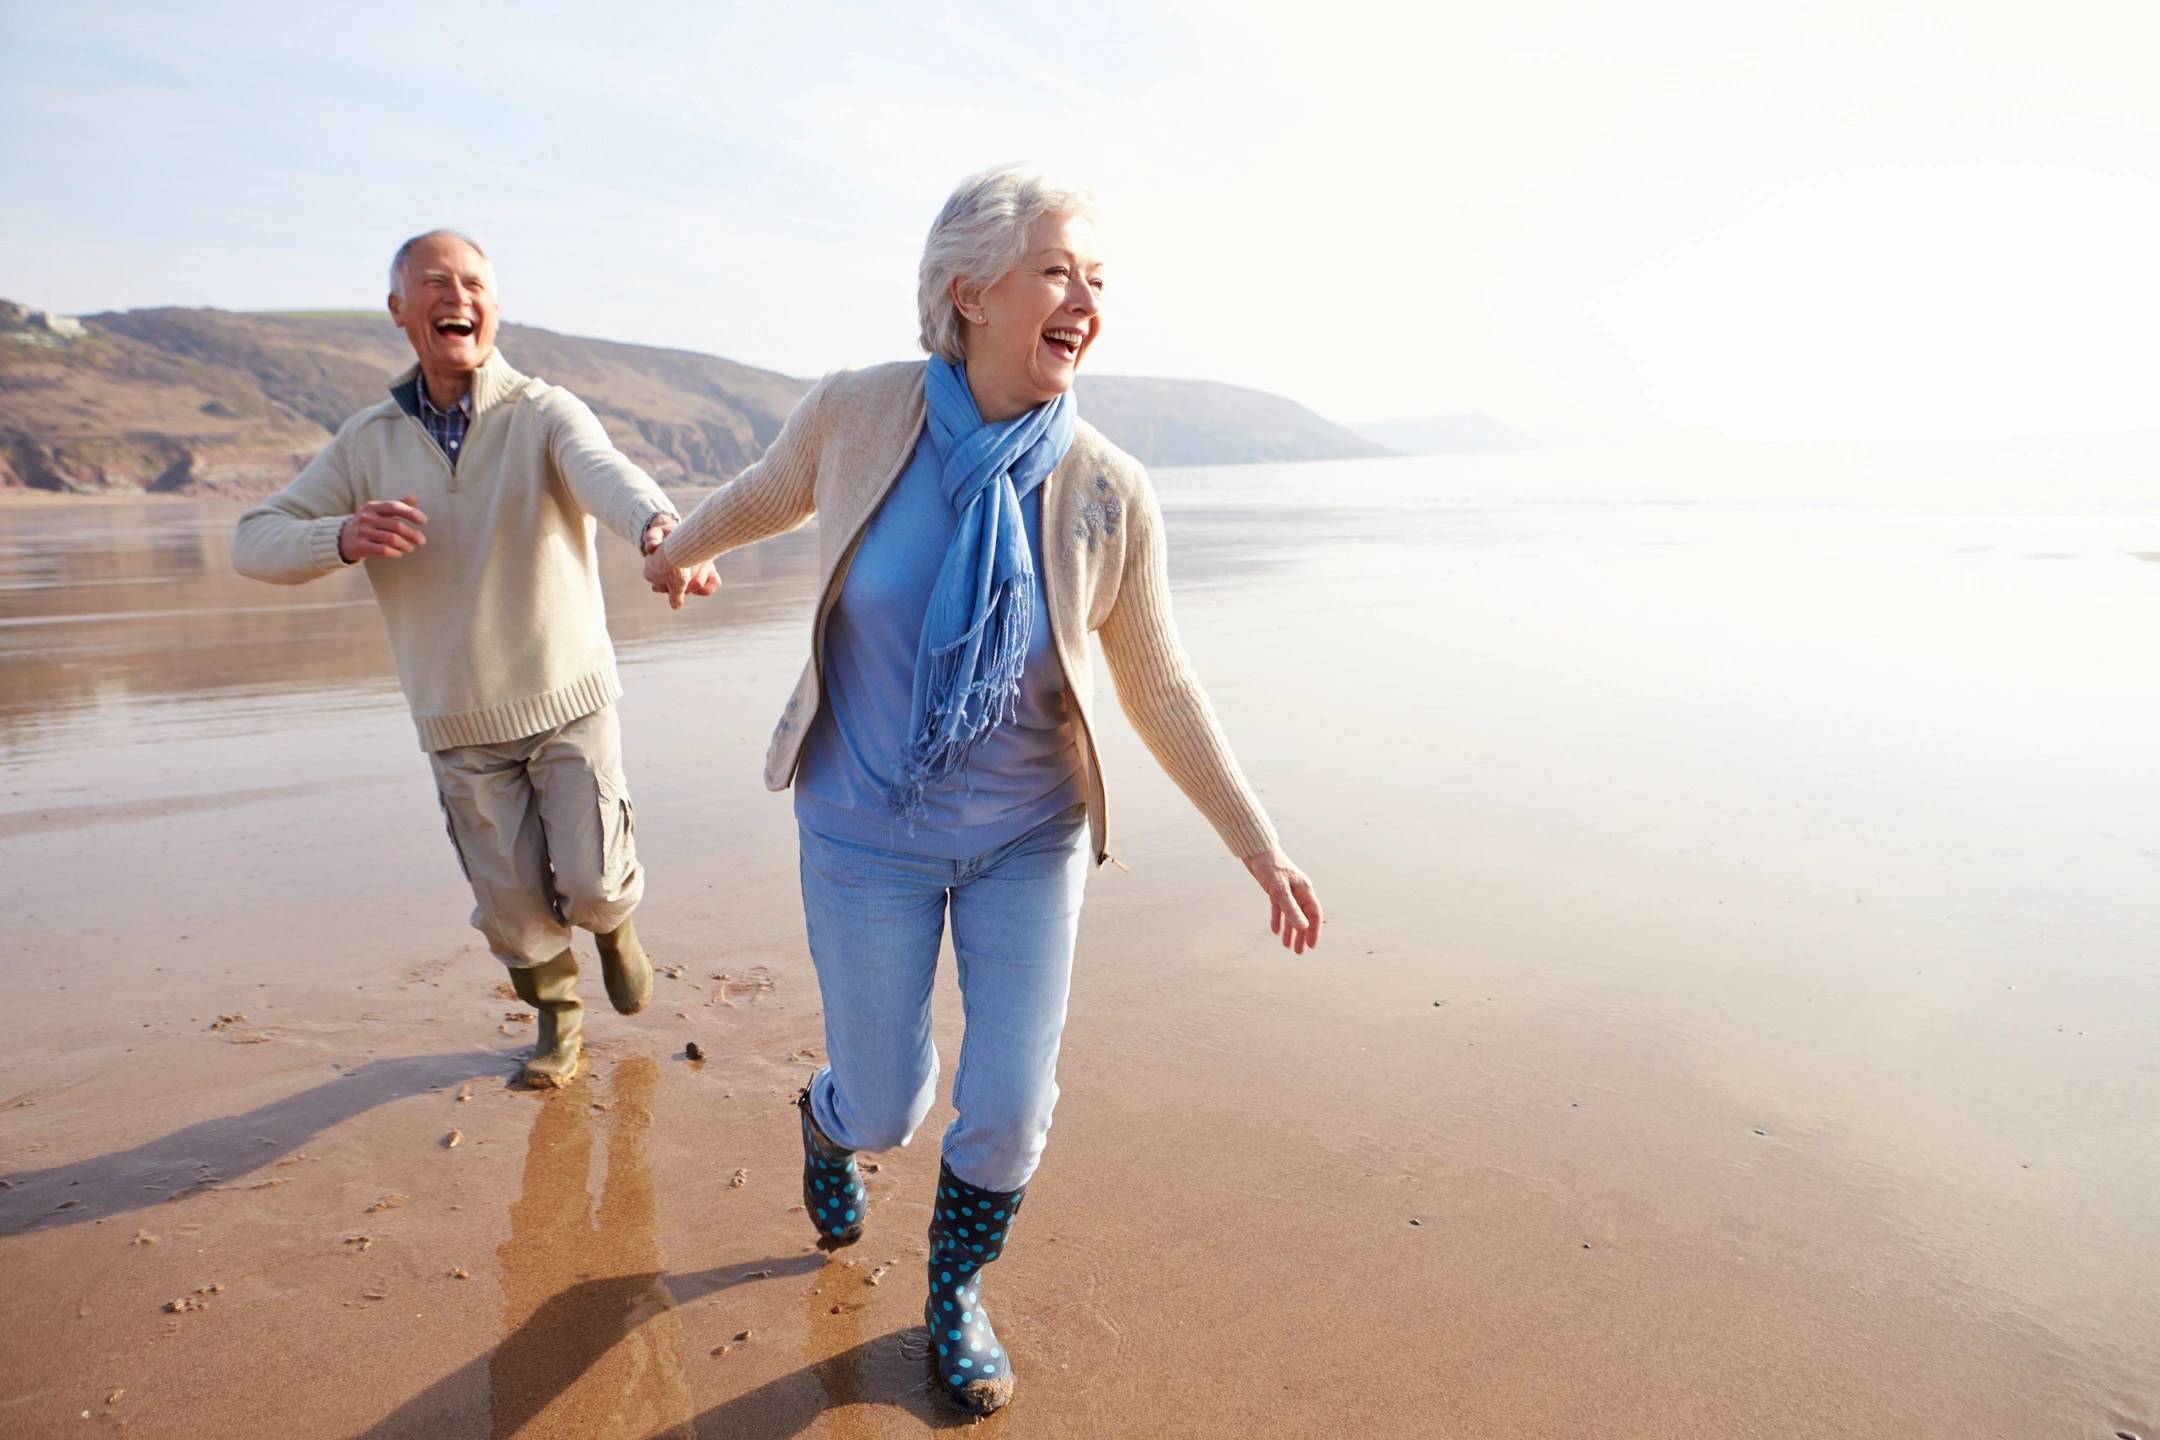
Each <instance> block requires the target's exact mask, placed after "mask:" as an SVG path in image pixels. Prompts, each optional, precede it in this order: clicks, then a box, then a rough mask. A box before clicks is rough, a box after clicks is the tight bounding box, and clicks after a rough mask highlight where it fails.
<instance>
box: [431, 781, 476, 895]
mask: <svg viewBox="0 0 2160 1440" xmlns="http://www.w3.org/2000/svg"><path fill="white" fill-rule="evenodd" d="M435 803H436V804H437V805H440V806H442V828H443V834H445V835H448V836H449V837H450V853H451V854H453V855H455V856H457V868H458V871H459V873H460V874H462V875H464V877H465V883H466V884H468V885H470V884H472V866H470V865H468V864H466V863H465V847H464V846H463V845H460V844H458V838H457V821H456V820H454V819H452V818H451V815H450V800H449V797H448V796H446V795H444V794H443V793H442V791H440V790H437V791H436V792H435Z"/></svg>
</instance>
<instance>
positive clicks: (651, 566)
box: [639, 515, 720, 610]
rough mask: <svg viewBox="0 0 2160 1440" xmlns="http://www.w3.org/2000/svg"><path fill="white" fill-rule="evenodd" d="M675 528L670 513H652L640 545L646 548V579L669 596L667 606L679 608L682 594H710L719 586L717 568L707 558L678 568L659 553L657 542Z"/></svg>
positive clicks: (658, 593) (655, 590)
mask: <svg viewBox="0 0 2160 1440" xmlns="http://www.w3.org/2000/svg"><path fill="white" fill-rule="evenodd" d="M674 528H675V517H674V516H672V515H655V516H654V517H653V521H652V524H650V525H648V526H646V527H645V536H644V539H643V540H642V541H641V542H640V544H639V548H640V549H642V550H643V551H644V552H645V583H647V584H648V585H650V586H652V588H653V593H654V594H655V595H665V596H667V597H668V608H669V609H670V610H680V609H682V602H683V596H684V595H686V594H689V595H710V594H712V593H714V592H715V591H717V590H718V589H719V588H720V572H719V571H717V570H715V569H713V567H712V562H711V561H710V560H708V561H706V562H705V563H704V564H702V565H700V566H698V567H697V568H696V569H694V570H678V569H676V568H675V567H674V566H673V565H670V564H669V563H668V560H667V557H666V556H665V555H662V554H661V553H660V542H661V541H663V540H665V539H667V537H668V532H669V531H670V530H673V529H674Z"/></svg>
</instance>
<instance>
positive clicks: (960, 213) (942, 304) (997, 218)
mask: <svg viewBox="0 0 2160 1440" xmlns="http://www.w3.org/2000/svg"><path fill="white" fill-rule="evenodd" d="M1094 213H1095V197H1094V196H1093V195H1091V194H1089V193H1088V192H1087V191H1085V190H1076V189H1073V188H1071V187H1069V186H1063V185H1057V184H1054V183H1052V182H1051V181H1050V180H1049V179H1048V178H1047V177H1046V176H1044V175H1043V174H1042V172H1041V171H1039V170H1036V169H1035V168H1034V167H1032V166H1028V165H1000V166H997V167H996V168H994V169H990V170H985V171H982V172H981V173H980V174H976V175H970V176H968V178H967V179H965V180H962V181H961V182H960V183H959V184H958V185H957V186H955V187H954V189H953V192H952V196H951V198H950V199H948V200H947V201H946V202H945V208H944V209H942V210H940V211H938V217H937V219H936V220H935V221H934V222H933V223H932V224H931V226H930V236H929V238H928V239H927V240H925V241H923V253H922V269H921V272H920V278H919V279H918V281H917V284H916V288H915V304H916V308H917V309H918V310H919V311H920V312H921V315H922V347H923V349H925V350H927V351H929V352H930V353H931V354H933V355H942V356H944V357H945V358H946V359H947V360H950V361H951V362H952V363H953V364H955V365H957V364H959V363H960V362H961V361H963V360H965V359H966V358H967V352H966V351H965V350H964V349H962V348H961V340H960V336H961V333H962V332H961V324H960V312H959V310H958V308H957V307H955V305H954V304H953V282H954V281H955V280H957V281H959V282H961V283H962V284H963V285H969V286H973V285H993V284H996V283H997V282H998V281H999V280H1001V279H1003V278H1004V277H1005V274H1006V272H1008V271H1009V270H1011V269H1012V268H1013V267H1014V266H1015V265H1018V264H1019V263H1020V260H1021V258H1022V257H1023V256H1025V255H1026V254H1027V238H1028V230H1029V228H1030V227H1032V226H1033V225H1034V223H1035V222H1036V221H1037V220H1039V219H1041V218H1042V217H1043V216H1045V215H1093V214H1094Z"/></svg>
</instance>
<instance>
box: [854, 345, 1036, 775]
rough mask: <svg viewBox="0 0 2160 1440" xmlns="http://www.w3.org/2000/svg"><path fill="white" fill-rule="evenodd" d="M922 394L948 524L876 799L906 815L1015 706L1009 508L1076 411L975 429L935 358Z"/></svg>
mask: <svg viewBox="0 0 2160 1440" xmlns="http://www.w3.org/2000/svg"><path fill="white" fill-rule="evenodd" d="M923 399H924V402H925V405H926V408H927V410H928V421H927V424H926V427H925V430H926V434H927V437H928V439H929V441H930V447H931V449H932V450H933V451H934V452H935V453H936V455H937V458H938V461H939V463H940V465H941V466H942V467H943V471H942V476H941V483H942V485H943V486H944V490H945V500H946V503H948V504H950V505H951V506H952V508H953V511H954V513H955V514H957V515H958V516H959V517H960V523H959V525H958V526H957V527H955V529H954V530H953V538H952V545H951V547H950V548H949V549H947V550H946V552H945V561H944V563H943V564H942V565H940V566H939V567H938V576H937V584H936V585H935V586H933V587H932V588H931V591H930V605H929V608H928V610H926V611H925V612H924V614H923V628H922V639H921V640H920V641H918V642H917V644H916V647H915V693H914V699H913V701H912V703H911V704H910V706H909V710H908V730H907V733H908V743H907V749H906V751H905V752H904V753H903V754H902V755H901V757H900V764H899V767H898V772H897V773H896V774H895V776H894V778H893V786H892V791H891V793H890V795H889V796H888V799H889V801H890V803H891V805H892V808H893V809H894V810H895V811H896V812H898V813H899V814H901V815H905V816H911V817H912V816H915V815H919V814H921V813H922V808H923V791H924V790H925V789H926V788H927V787H929V786H931V785H934V784H937V783H938V782H940V781H942V780H944V779H946V778H948V777H949V776H951V775H952V774H953V772H954V771H956V770H958V769H959V768H960V767H961V766H962V765H964V764H966V763H967V758H968V756H969V755H970V754H971V753H972V752H973V751H974V749H975V747H976V746H977V745H979V744H981V743H982V739H983V737H984V736H985V735H988V734H989V733H990V731H991V730H992V729H994V728H995V727H996V726H998V725H999V724H1001V723H1003V722H1005V721H1009V720H1011V719H1012V718H1013V714H1014V712H1015V709H1016V707H1017V706H1018V703H1019V699H1020V672H1021V669H1022V668H1023V667H1024V666H1025V665H1026V663H1027V651H1028V637H1029V635H1030V634H1031V633H1032V632H1033V631H1034V628H1035V559H1034V556H1032V555H1031V554H1029V553H1028V540H1027V526H1026V525H1025V524H1024V523H1023V522H1022V520H1021V517H1020V501H1021V499H1022V498H1023V497H1025V496H1026V495H1028V494H1029V493H1030V492H1031V491H1033V490H1034V489H1035V488H1036V487H1037V486H1038V485H1040V484H1042V482H1043V480H1044V479H1045V478H1046V477H1047V476H1048V475H1049V474H1050V472H1051V471H1052V470H1054V469H1056V468H1057V463H1058V462H1059V461H1060V460H1062V459H1064V458H1065V452H1066V451H1067V450H1069V449H1071V448H1072V440H1073V423H1074V420H1075V418H1076V416H1077V414H1078V407H1077V406H1076V405H1075V404H1074V402H1073V398H1072V395H1071V394H1070V393H1067V394H1064V395H1060V396H1058V397H1057V399H1055V400H1052V401H1050V402H1048V403H1047V404H1043V405H1038V406H1036V407H1035V408H1034V409H1032V410H1030V411H1028V412H1026V413H1025V414H1023V415H1016V416H1014V417H1013V418H1012V419H1010V420H1002V421H999V422H998V423H997V424H995V425H990V424H985V423H984V422H983V418H982V412H981V411H980V410H978V409H976V408H975V395H974V392H972V391H971V390H969V389H968V382H967V371H966V369H965V368H964V367H959V366H954V365H952V364H951V363H949V362H948V361H946V360H945V359H944V358H943V357H942V356H937V355H933V356H931V357H930V364H929V368H928V369H927V370H926V371H925V372H924V375H923Z"/></svg>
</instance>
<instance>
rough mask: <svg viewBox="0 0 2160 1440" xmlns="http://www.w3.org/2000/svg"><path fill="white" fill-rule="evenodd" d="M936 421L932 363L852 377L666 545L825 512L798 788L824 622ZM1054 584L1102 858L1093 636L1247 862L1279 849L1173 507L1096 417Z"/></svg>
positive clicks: (1181, 779) (710, 547)
mask: <svg viewBox="0 0 2160 1440" xmlns="http://www.w3.org/2000/svg"><path fill="white" fill-rule="evenodd" d="M922 428H923V362H921V361H913V362H903V363H898V364H891V365H879V366H875V367H873V368H871V369H868V370H859V371H845V370H844V371H841V372H839V373H838V374H834V375H829V376H827V377H826V378H825V379H824V380H822V381H820V382H819V383H818V385H817V387H816V388H815V389H813V390H812V391H811V392H810V393H809V394H808V395H806V396H805V397H803V401H802V403H801V404H800V405H798V406H796V407H795V412H794V413H793V414H792V415H790V416H788V420H787V424H786V425H785V426H784V427H782V429H781V431H780V434H779V437H778V438H777V439H775V440H774V441H773V444H772V448H771V449H770V450H768V451H766V452H765V455H764V458H762V459H760V460H759V461H758V462H757V464H755V465H753V466H751V467H750V468H749V469H748V470H745V471H744V472H743V473H742V474H740V475H738V476H736V477H735V479H734V480H732V481H731V482H729V483H728V484H727V485H726V486H724V487H723V488H721V489H719V490H716V491H714V492H713V493H712V494H711V495H709V496H707V497H706V499H705V502H704V503H703V504H701V505H699V506H698V507H697V509H695V510H693V511H691V512H690V514H689V516H688V518H686V519H685V520H684V521H683V522H682V524H680V525H679V526H677V527H676V528H675V531H674V533H673V534H671V535H669V536H668V538H667V543H666V544H665V545H664V546H663V547H662V551H663V553H664V554H665V555H666V556H667V559H668V561H669V563H671V564H673V565H676V566H679V567H683V568H686V569H687V568H688V567H690V566H693V565H697V564H700V563H702V562H703V561H706V560H710V559H711V558H712V557H713V556H715V555H718V554H720V553H721V552H722V551H724V550H732V549H735V548H736V547H737V546H741V545H748V544H750V543H752V542H753V541H757V540H763V539H765V538H767V537H768V536H772V535H778V534H780V533H782V532H784V531H788V530H792V529H794V528H796V527H797V526H799V525H801V524H803V523H804V522H806V521H808V520H809V519H810V517H811V516H812V515H817V516H818V517H820V523H819V526H818V552H819V562H820V563H819V571H820V574H821V576H822V583H821V585H820V587H819V594H820V597H821V598H820V599H819V601H818V606H817V611H816V613H815V615H814V617H813V619H812V623H811V629H810V660H809V663H808V664H807V665H806V666H805V667H804V668H803V673H802V678H801V679H800V680H798V681H797V682H796V684H795V693H794V695H793V696H792V697H791V698H790V699H789V700H788V702H787V709H786V711H785V712H783V713H782V715H781V717H780V723H779V725H778V726H777V727H776V728H775V729H774V731H773V737H772V744H771V746H770V747H769V748H768V749H767V751H766V755H765V783H766V785H767V787H769V788H770V789H774V790H784V789H786V788H787V787H788V786H789V785H790V784H791V783H792V782H793V781H794V778H795V768H796V766H797V764H798V763H799V761H800V757H801V753H802V744H803V739H804V737H805V736H806V735H807V734H808V732H809V729H810V722H811V720H812V719H814V718H815V717H816V715H817V708H818V696H819V681H820V677H821V675H822V673H823V671H822V662H823V658H824V644H823V642H824V638H825V617H826V616H827V615H828V614H829V613H830V612H831V610H832V607H833V602H834V601H835V600H836V599H838V598H839V595H840V587H841V584H842V582H843V581H844V580H845V578H846V576H847V567H848V562H849V561H850V560H851V559H852V558H853V557H854V554H855V546H856V544H857V542H859V541H860V540H861V539H862V533H863V530H864V528H865V527H866V526H867V525H868V524H869V523H870V517H871V516H872V515H873V514H875V513H876V511H877V508H878V505H879V504H880V503H881V502H883V500H884V498H885V493H886V491H887V490H889V489H891V487H892V484H893V482H894V481H895V480H897V479H898V478H899V477H900V472H901V471H902V470H903V469H905V468H906V466H907V463H908V460H909V458H910V457H912V456H913V454H914V453H915V445H916V441H917V440H918V438H919V437H920V436H921V434H922ZM1041 563H1042V569H1043V592H1044V594H1045V595H1046V596H1047V597H1048V599H1049V609H1050V637H1051V641H1052V648H1054V649H1055V650H1056V652H1057V657H1058V664H1059V665H1060V666H1061V667H1062V668H1063V670H1064V673H1065V688H1066V691H1067V693H1068V694H1070V695H1071V696H1072V697H1073V698H1074V699H1075V700H1076V701H1077V702H1078V704H1077V706H1076V707H1075V713H1076V715H1077V717H1078V722H1079V729H1080V734H1079V741H1080V745H1079V749H1080V763H1081V768H1082V775H1081V779H1082V784H1083V788H1084V790H1085V792H1086V795H1087V809H1088V826H1089V830H1090V832H1091V833H1092V836H1093V839H1094V845H1095V858H1096V862H1097V863H1098V864H1100V863H1101V862H1102V861H1104V860H1107V859H1109V850H1108V824H1107V821H1106V818H1105V796H1104V793H1103V781H1102V765H1101V761H1100V759H1099V758H1098V756H1097V754H1096V750H1095V721H1094V712H1093V701H1094V690H1095V669H1094V666H1093V665H1092V664H1091V663H1090V661H1089V657H1088V651H1087V640H1086V637H1087V636H1088V635H1089V634H1090V633H1093V634H1095V635H1097V636H1099V637H1100V638H1101V641H1102V649H1103V656H1104V658H1105V659H1107V660H1108V661H1109V663H1110V677H1111V679H1112V680H1113V681H1114V682H1115V683H1116V685H1117V693H1118V699H1119V700H1120V701H1121V702H1122V703H1123V705H1124V707H1125V713H1126V715H1127V716H1128V717H1129V718H1130V719H1131V720H1132V723H1133V728H1134V729H1135V730H1137V731H1139V732H1140V738H1141V739H1142V740H1144V741H1146V742H1147V747H1148V749H1149V750H1150V751H1152V752H1153V753H1154V755H1155V758H1156V760H1157V761H1159V762H1160V763H1161V765H1162V767H1163V769H1164V770H1165V771H1167V772H1168V773H1169V775H1170V778H1171V779H1172V780H1174V781H1176V782H1177V785H1178V788H1179V789H1181V790H1183V791H1184V792H1185V794H1186V796H1187V797H1188V798H1189V799H1191V801H1192V802H1193V804H1194V805H1195V806H1197V807H1198V808H1199V810H1200V813H1201V814H1202V815H1204V816H1206V817H1207V820H1208V823H1210V824H1211V825H1213V826H1214V827H1215V830H1216V833H1217V834H1219V835H1221V836H1222V838H1223V842H1224V843H1225V844H1226V845H1228V846H1229V847H1230V849H1231V851H1232V853H1234V854H1236V855H1238V856H1239V857H1241V858H1242V857H1244V856H1248V855H1254V854H1258V853H1260V852H1261V851H1264V850H1267V849H1269V848H1270V847H1272V846H1273V845H1274V843H1275V830H1274V827H1273V826H1272V825H1270V824H1269V823H1268V818H1267V814H1266V812H1265V811H1263V810H1262V809H1261V808H1260V802H1259V800H1258V799H1256V798H1255V797H1254V795H1253V792H1252V787H1251V786H1250V785H1248V784H1247V783H1246V781H1245V777H1244V775H1243V774H1242V773H1240V771H1239V770H1238V765H1237V761H1236V759H1235V758H1234V757H1232V755H1231V754H1230V747H1229V745H1228V744H1227V743H1226V742H1225V741H1224V739H1223V734H1222V729H1221V727H1220V726H1219V725H1218V724H1217V723H1216V720H1215V712H1214V709H1213V708H1212V707H1211V706H1210V705H1209V704H1208V699H1207V695H1206V693H1205V692H1203V691H1202V690H1201V688H1200V682H1199V680H1198V678H1197V677H1195V676H1194V674H1193V670H1192V665H1191V662H1190V661H1188V660H1187V659H1186V657H1185V651H1184V647H1183V646H1182V645H1180V644H1179V643H1178V636H1177V628H1176V626H1175V625H1174V624H1173V623H1172V620H1171V617H1170V586H1169V578H1168V575H1167V572H1166V571H1165V568H1164V561H1163V529H1162V512H1161V510H1160V508H1159V507H1158V506H1157V505H1156V502H1155V491H1154V488H1153V487H1152V486H1151V485H1150V484H1149V483H1148V477H1147V471H1146V470H1144V469H1142V468H1141V465H1140V462H1139V461H1137V460H1135V459H1133V458H1132V457H1131V456H1130V455H1127V454H1126V453H1125V452H1124V451H1122V450H1120V449H1118V448H1117V447H1116V446H1114V445H1112V444H1111V443H1110V442H1109V441H1108V440H1105V439H1104V438H1103V437H1102V435H1101V433H1100V432H1099V431H1097V430H1096V429H1095V428H1094V427H1093V426H1091V425H1089V424H1088V423H1087V422H1086V421H1084V420H1083V421H1081V422H1080V424H1079V425H1078V427H1076V430H1075V433H1074V436H1073V443H1072V449H1071V450H1069V451H1068V452H1066V455H1065V458H1064V460H1063V461H1062V462H1060V463H1059V465H1058V467H1057V469H1055V470H1053V471H1052V472H1051V473H1050V477H1049V478H1048V479H1047V480H1045V481H1044V482H1043V493H1042V556H1041Z"/></svg>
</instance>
